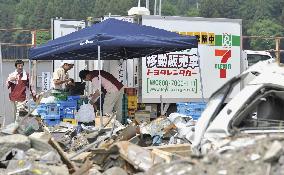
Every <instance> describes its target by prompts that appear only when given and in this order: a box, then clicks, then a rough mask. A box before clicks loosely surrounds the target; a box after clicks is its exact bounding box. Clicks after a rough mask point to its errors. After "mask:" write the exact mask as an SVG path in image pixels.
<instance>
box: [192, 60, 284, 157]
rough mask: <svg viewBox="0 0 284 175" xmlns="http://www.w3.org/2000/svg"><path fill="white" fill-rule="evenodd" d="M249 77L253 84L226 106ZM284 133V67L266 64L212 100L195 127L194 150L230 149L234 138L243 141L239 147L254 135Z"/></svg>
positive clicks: (237, 79) (235, 80)
mask: <svg viewBox="0 0 284 175" xmlns="http://www.w3.org/2000/svg"><path fill="white" fill-rule="evenodd" d="M248 77H249V78H250V79H251V80H250V81H249V82H248V83H247V84H246V86H245V87H244V88H243V89H242V90H241V91H240V92H239V93H238V94H237V95H235V96H234V97H233V98H232V99H231V100H230V101H229V102H228V103H227V104H226V103H225V102H226V100H227V98H228V97H229V96H230V93H231V92H232V90H233V88H234V87H235V86H237V85H238V84H239V83H240V82H247V81H243V80H245V78H248ZM252 77H253V78H252ZM283 132H284V67H281V66H279V65H278V63H276V62H275V61H274V60H267V61H262V62H258V63H257V64H255V65H253V66H252V67H250V68H249V69H248V70H246V71H245V72H243V73H242V74H240V75H239V76H237V77H234V78H232V79H231V80H229V81H228V82H227V83H226V84H224V85H223V86H222V87H221V88H220V89H218V90H217V91H216V92H215V93H214V94H213V95H212V96H211V97H210V99H209V102H208V104H207V107H206V109H205V111H204V112H203V113H202V115H201V117H200V118H199V120H198V121H197V123H196V126H195V133H194V140H193V143H192V148H193V151H194V152H196V153H207V152H208V150H212V149H213V150H214V149H215V150H216V149H221V148H222V147H223V146H228V144H227V143H228V142H232V137H231V136H236V138H240V139H242V141H239V142H238V145H241V146H244V145H245V144H247V143H248V142H251V141H252V140H253V139H252V138H253V137H255V134H258V135H259V134H265V133H266V134H267V133H283ZM251 134H254V135H251ZM248 135H249V136H248ZM258 137H259V136H258ZM244 139H245V140H244ZM234 141H236V140H234Z"/></svg>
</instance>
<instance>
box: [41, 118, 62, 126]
mask: <svg viewBox="0 0 284 175" xmlns="http://www.w3.org/2000/svg"><path fill="white" fill-rule="evenodd" d="M43 122H44V123H45V124H46V125H47V126H54V125H58V124H59V123H60V122H61V120H57V119H45V120H43Z"/></svg>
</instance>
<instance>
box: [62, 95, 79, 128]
mask: <svg viewBox="0 0 284 175" xmlns="http://www.w3.org/2000/svg"><path fill="white" fill-rule="evenodd" d="M58 104H59V106H60V107H59V108H60V117H61V119H62V120H63V122H69V123H71V124H74V125H75V124H77V122H76V120H75V113H76V112H77V106H78V105H77V100H73V99H70V98H69V100H67V101H59V102H58Z"/></svg>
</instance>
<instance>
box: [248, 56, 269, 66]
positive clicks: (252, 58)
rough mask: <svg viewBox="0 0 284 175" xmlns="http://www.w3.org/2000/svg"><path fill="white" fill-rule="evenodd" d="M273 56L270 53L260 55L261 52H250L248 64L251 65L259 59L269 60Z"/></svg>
mask: <svg viewBox="0 0 284 175" xmlns="http://www.w3.org/2000/svg"><path fill="white" fill-rule="evenodd" d="M270 58H271V57H270V56H268V55H259V54H248V55H247V60H248V66H251V65H253V64H255V63H257V62H259V61H264V60H268V59H270Z"/></svg>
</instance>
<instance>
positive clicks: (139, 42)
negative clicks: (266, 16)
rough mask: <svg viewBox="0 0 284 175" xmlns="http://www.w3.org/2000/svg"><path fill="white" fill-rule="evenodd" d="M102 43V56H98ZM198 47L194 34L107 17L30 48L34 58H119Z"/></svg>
mask: <svg viewBox="0 0 284 175" xmlns="http://www.w3.org/2000/svg"><path fill="white" fill-rule="evenodd" d="M98 46H100V48H101V49H100V58H98ZM190 48H197V40H196V37H195V36H182V35H179V34H177V33H175V32H169V31H166V30H162V29H158V28H154V27H149V26H143V25H138V24H134V23H129V22H125V21H121V20H116V19H108V20H105V21H103V22H101V23H98V24H94V25H93V26H91V27H88V28H85V29H82V30H79V31H77V32H73V33H71V34H69V35H66V36H63V37H60V38H57V39H55V40H51V41H49V42H48V43H46V44H43V45H41V46H39V47H35V48H31V49H30V52H29V59H31V60H64V59H70V60H94V59H101V60H119V59H129V58H140V57H143V56H147V55H154V54H159V53H167V52H172V51H177V50H184V49H190Z"/></svg>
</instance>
